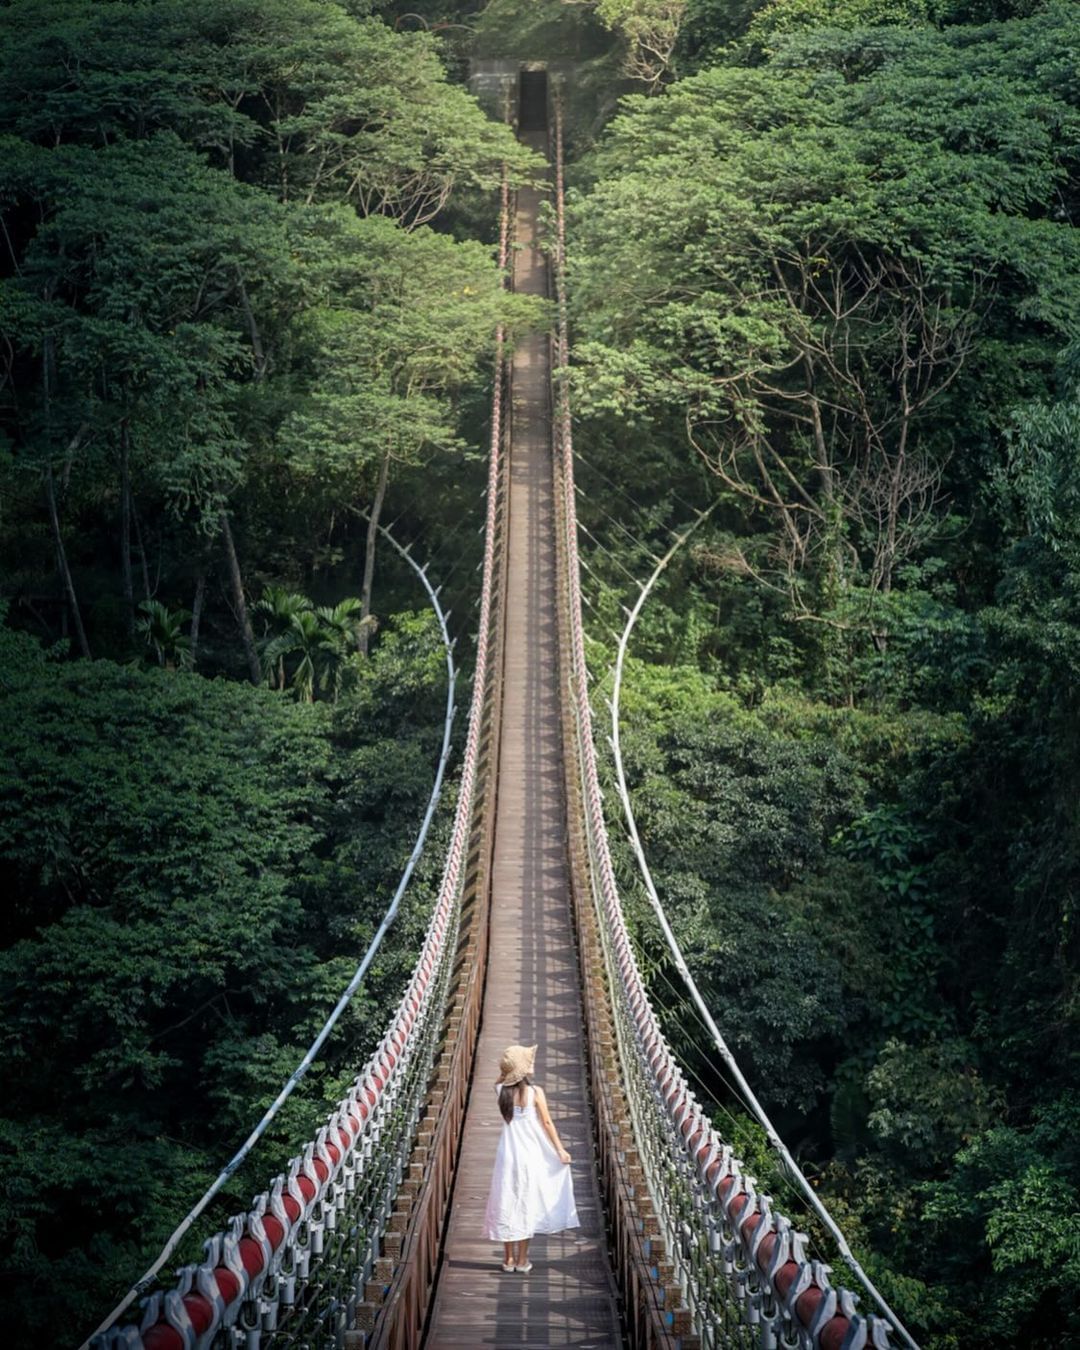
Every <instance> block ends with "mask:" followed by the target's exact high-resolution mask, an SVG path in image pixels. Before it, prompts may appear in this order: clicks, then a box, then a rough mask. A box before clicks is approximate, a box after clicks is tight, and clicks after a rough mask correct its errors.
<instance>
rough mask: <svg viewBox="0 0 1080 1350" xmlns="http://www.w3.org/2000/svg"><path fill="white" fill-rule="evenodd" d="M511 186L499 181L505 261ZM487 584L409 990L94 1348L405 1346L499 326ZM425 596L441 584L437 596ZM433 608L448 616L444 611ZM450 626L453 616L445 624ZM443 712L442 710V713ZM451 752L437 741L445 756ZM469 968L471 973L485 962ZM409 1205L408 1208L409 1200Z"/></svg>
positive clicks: (489, 740) (475, 833)
mask: <svg viewBox="0 0 1080 1350" xmlns="http://www.w3.org/2000/svg"><path fill="white" fill-rule="evenodd" d="M509 203H510V193H509V188H508V186H507V184H506V183H505V182H504V186H503V191H502V231H501V249H500V253H501V262H502V265H503V267H505V265H506V261H507V257H508V250H509V239H508V223H507V222H508V214H509ZM496 345H497V351H496V370H495V395H494V403H493V419H492V436H491V458H490V463H489V475H488V485H487V511H486V522H485V543H484V557H483V581H482V589H481V596H480V613H479V622H478V638H477V649H476V659H475V666H474V674H473V689H472V699H471V704H470V712H469V723H468V729H467V733H466V738H465V745H464V749H463V751H462V756H461V770H460V781H459V789H458V799H457V804H456V809H455V815H454V823H453V828H452V832H451V837H450V842H449V846H448V848H447V853H446V859H445V863H444V867H443V873H442V879H441V884H440V887H439V892H438V897H437V899H436V902H435V906H434V909H433V912H432V916H431V920H430V923H429V927H428V931H427V936H426V938H425V941H424V944H423V947H422V949H421V951H420V954H419V957H418V958H417V961H416V964H415V966H414V968H413V972H412V975H411V977H410V980H409V983H408V985H407V987H406V989H405V992H404V994H403V995H402V996H401V999H400V1001H399V1003H398V1005H397V1007H396V1009H395V1010H394V1013H393V1015H392V1016H391V1018H390V1019H389V1023H388V1025H387V1028H386V1032H385V1034H384V1035H383V1037H382V1039H381V1040H380V1042H379V1045H378V1047H377V1048H376V1050H375V1051H374V1053H373V1054H372V1055H371V1056H370V1058H369V1059H368V1061H367V1063H366V1064H365V1065H364V1067H363V1069H362V1070H361V1071H360V1073H359V1074H358V1075H357V1077H356V1079H355V1081H354V1083H353V1085H352V1087H351V1089H350V1091H349V1092H348V1093H347V1095H346V1096H345V1097H344V1098H343V1099H342V1101H341V1102H340V1103H339V1104H338V1106H337V1107H336V1108H335V1110H334V1111H333V1112H332V1113H331V1114H330V1116H329V1118H328V1119H327V1122H326V1124H325V1125H324V1126H323V1127H322V1128H321V1129H320V1130H319V1131H318V1132H317V1134H316V1135H315V1137H314V1138H313V1139H312V1140H311V1142H310V1143H309V1144H308V1145H307V1146H306V1148H305V1149H304V1150H303V1151H302V1152H301V1153H300V1154H298V1155H297V1156H296V1157H295V1158H293V1159H292V1160H291V1161H290V1162H289V1164H288V1165H287V1167H286V1168H285V1170H284V1171H283V1172H282V1173H281V1174H280V1175H279V1176H278V1177H276V1178H275V1179H274V1181H273V1182H272V1183H271V1184H270V1186H269V1187H268V1188H267V1189H266V1190H265V1191H263V1192H262V1193H261V1194H259V1195H257V1196H256V1197H255V1198H254V1200H253V1202H252V1205H251V1208H250V1209H249V1210H247V1211H246V1212H244V1213H241V1214H238V1215H236V1216H234V1217H233V1219H232V1220H231V1221H230V1223H229V1224H228V1226H227V1227H226V1228H225V1229H224V1230H223V1231H222V1232H219V1233H216V1234H214V1236H213V1237H211V1238H209V1239H208V1240H207V1241H206V1243H205V1244H204V1252H205V1259H204V1260H203V1261H202V1262H201V1263H198V1264H194V1265H188V1266H185V1267H183V1268H182V1269H180V1270H179V1271H177V1273H176V1278H175V1282H174V1283H173V1284H172V1285H171V1287H169V1288H167V1289H153V1290H151V1288H150V1282H149V1281H147V1282H146V1287H137V1291H138V1292H139V1293H141V1294H143V1295H144V1298H143V1302H142V1316H141V1319H140V1321H139V1323H138V1324H123V1325H120V1324H118V1325H115V1326H112V1327H109V1328H108V1329H107V1330H105V1331H103V1332H101V1333H99V1334H97V1335H96V1336H95V1337H94V1338H93V1339H92V1341H91V1342H90V1345H91V1346H92V1350H121V1347H122V1348H123V1350H239V1348H240V1347H243V1350H260V1347H263V1346H270V1345H272V1346H274V1347H304V1350H342V1348H343V1347H346V1346H354V1345H357V1346H362V1345H365V1344H367V1343H369V1342H370V1343H371V1344H379V1345H388V1346H395V1347H398V1346H402V1347H405V1346H415V1345H417V1344H418V1343H419V1336H420V1332H421V1330H422V1326H423V1320H424V1312H425V1310H426V1304H427V1299H428V1295H429V1291H430V1286H431V1283H432V1280H433V1278H434V1272H435V1268H436V1265H437V1259H438V1243H439V1237H440V1233H441V1227H442V1223H443V1221H444V1216H445V1209H446V1203H447V1198H448V1195H449V1191H450V1187H451V1183H452V1179H453V1172H454V1164H455V1158H456V1150H457V1143H458V1137H459V1135H460V1125H461V1119H462V1117H463V1114H464V1107H465V1101H466V1098H467V1090H468V1081H469V1076H470V1071H471V1063H472V1055H473V1051H474V1048H475V1041H476V1036H477V1032H478V1026H479V1016H480V1003H479V992H480V988H481V987H482V984H483V965H484V961H485V958H486V931H487V930H486V906H485V905H484V904H483V903H481V902H480V900H481V897H482V896H483V895H484V894H485V893H486V891H485V888H486V880H485V867H486V862H485V856H487V859H488V861H489V858H490V848H491V837H490V836H491V831H492V823H493V812H492V810H491V806H492V803H493V801H494V795H495V785H494V777H495V772H496V765H497V758H498V756H497V733H498V723H499V716H498V709H499V687H500V675H501V661H500V660H498V659H496V653H497V652H498V651H499V650H500V634H501V626H502V618H503V610H504V605H503V601H502V592H503V589H504V587H505V576H504V571H505V569H504V567H503V565H502V555H503V552H504V542H505V541H504V535H505V530H504V526H505V522H506V514H507V506H506V468H505V456H504V455H503V454H502V446H503V439H504V435H505V427H504V416H503V412H504V408H505V406H506V405H507V403H508V398H509V390H508V373H507V363H506V361H505V360H504V354H503V345H504V335H503V333H502V332H501V331H500V332H499V333H498V335H497V344H496ZM433 595H434V593H433ZM440 617H441V611H440ZM444 633H445V623H444ZM448 718H449V714H448ZM445 755H446V748H445V747H444V759H445ZM478 970H479V976H478V975H477V971H478ZM414 1200H415V1201H416V1204H415V1205H414V1204H413V1201H414Z"/></svg>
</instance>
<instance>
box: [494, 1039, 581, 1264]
mask: <svg viewBox="0 0 1080 1350" xmlns="http://www.w3.org/2000/svg"><path fill="white" fill-rule="evenodd" d="M535 1060H536V1046H535V1045H533V1046H524V1045H511V1046H508V1047H507V1049H506V1051H505V1052H504V1054H503V1057H502V1059H501V1060H500V1061H499V1080H498V1082H497V1083H496V1084H495V1091H496V1092H497V1093H498V1094H499V1111H500V1112H501V1113H502V1118H503V1122H504V1124H503V1130H502V1136H501V1137H500V1139H499V1149H498V1152H497V1153H496V1154H495V1170H494V1172H493V1173H492V1177H491V1190H490V1192H489V1193H488V1202H487V1212H486V1214H485V1216H484V1236H485V1237H486V1238H488V1239H490V1240H491V1241H492V1242H501V1243H502V1244H503V1270H505V1271H508V1272H510V1271H515V1270H516V1271H519V1272H520V1273H521V1274H522V1275H527V1274H528V1273H529V1271H530V1270H532V1263H531V1262H530V1260H529V1239H530V1238H531V1237H532V1235H533V1234H534V1233H558V1232H560V1231H561V1230H562V1229H564V1228H577V1227H578V1216H577V1209H576V1207H575V1205H574V1185H573V1181H572V1180H571V1177H570V1154H569V1153H567V1151H566V1149H564V1148H563V1146H562V1140H561V1139H560V1138H559V1132H558V1130H556V1128H555V1124H554V1122H553V1121H552V1119H551V1115H550V1113H549V1111H548V1107H547V1099H546V1098H545V1096H544V1093H543V1089H541V1088H538V1087H536V1086H535V1085H534V1084H533V1082H532V1071H533V1065H534V1063H535Z"/></svg>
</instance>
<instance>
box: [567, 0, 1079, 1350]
mask: <svg viewBox="0 0 1080 1350" xmlns="http://www.w3.org/2000/svg"><path fill="white" fill-rule="evenodd" d="M627 8H629V9H634V8H635V6H634V5H630V6H628V7H627ZM637 8H647V6H641V7H637ZM739 14H740V11H739V7H738V6H735V5H732V6H727V5H712V4H710V5H705V4H701V5H693V4H691V5H689V6H688V7H687V12H686V14H685V15H684V16H683V23H682V28H681V35H680V39H679V43H678V44H676V45H675V47H674V48H673V56H672V60H671V63H670V65H669V66H668V68H667V69H666V70H665V72H664V74H663V77H662V78H661V79H660V80H658V81H654V82H653V86H652V87H653V89H654V96H652V97H649V96H643V95H637V96H634V97H631V98H628V99H626V100H624V102H623V104H622V107H621V111H620V113H619V115H618V116H617V117H616V118H615V119H614V121H613V122H612V124H611V125H610V127H609V128H608V130H607V132H606V134H605V135H604V136H603V137H602V139H601V140H600V141H599V143H598V144H597V146H596V147H595V149H594V150H593V151H592V153H591V154H589V155H588V156H586V158H585V159H584V160H583V161H582V163H581V164H580V165H579V168H578V184H579V187H578V194H577V200H576V204H575V206H574V210H573V221H572V230H571V239H572V241H573V242H572V258H571V268H572V275H571V297H572V303H573V305H574V307H575V321H576V337H577V346H576V356H577V371H576V382H577V407H578V409H579V411H580V412H581V413H583V414H584V415H585V419H584V423H583V426H582V427H581V429H580V430H579V433H578V438H577V444H578V447H579V449H580V451H581V453H582V458H583V465H582V476H583V482H584V484H585V487H586V494H585V500H586V503H589V502H592V503H594V505H593V506H592V507H591V508H590V507H589V506H588V505H583V508H582V509H583V511H584V512H585V521H586V524H587V526H588V528H589V529H590V531H592V533H593V535H594V536H595V537H596V539H597V540H598V541H599V544H600V548H599V550H598V551H596V553H595V555H594V556H593V557H592V558H591V559H590V566H591V567H592V568H593V571H594V573H599V574H600V575H602V576H603V577H605V578H606V580H605V583H604V585H603V586H602V587H601V589H599V590H596V591H594V594H593V596H592V600H593V602H594V605H595V609H594V611H593V612H594V614H595V615H597V616H598V619H597V621H596V622H595V624H594V630H593V631H594V639H595V643H596V646H595V649H594V660H595V663H596V665H597V667H598V668H600V669H602V668H603V667H604V664H605V662H606V661H608V660H609V659H610V654H611V652H610V648H611V637H610V634H611V632H612V630H613V629H616V628H617V627H619V626H621V621H622V615H621V613H620V611H619V608H618V603H619V600H620V599H621V598H622V593H623V588H624V584H625V574H624V572H623V569H624V568H629V569H630V570H631V571H632V572H634V573H635V574H639V575H642V576H644V575H645V574H647V573H648V571H649V570H651V567H652V561H651V558H650V555H654V556H655V555H657V554H659V553H661V552H663V551H664V549H666V547H667V546H668V544H670V542H671V534H670V531H671V530H672V529H673V528H675V527H678V526H680V525H684V524H686V523H688V521H689V520H690V519H691V518H692V515H693V513H694V512H695V511H697V510H700V509H702V508H704V507H709V508H711V514H710V516H709V519H708V520H707V521H706V522H705V523H704V524H702V525H700V526H699V527H698V529H697V532H696V533H695V535H694V536H693V538H692V540H691V541H690V542H689V543H688V544H687V545H685V547H684V549H683V551H682V553H681V554H680V555H677V557H676V560H675V562H674V563H673V564H672V567H671V569H670V571H669V574H668V575H667V577H666V578H665V580H664V582H663V584H662V586H661V588H660V590H659V592H658V595H657V597H656V598H655V599H654V600H653V601H652V602H651V603H650V606H649V607H648V608H647V610H646V612H645V616H644V617H643V619H642V621H641V624H640V628H639V632H638V635H637V637H636V638H635V653H636V659H635V660H634V661H633V662H632V663H631V667H630V671H629V674H628V681H627V691H626V695H625V699H624V739H625V753H626V760H627V767H628V771H629V774H630V777H631V785H632V792H633V797H634V803H635V808H636V811H637V816H638V824H639V827H640V828H641V832H642V836H643V839H644V842H645V847H646V850H647V852H648V854H649V857H650V860H651V862H652V864H653V866H654V870H655V872H656V874H657V878H658V880H659V882H660V886H661V891H662V894H663V897H664V899H665V901H666V903H667V904H668V905H669V906H670V909H671V912H672V914H673V916H674V918H675V920H676V923H677V927H678V929H679V931H680V933H681V934H682V935H683V937H684V941H685V944H686V949H687V954H688V957H689V959H690V962H691V965H692V967H693V968H694V970H695V973H696V974H697V976H698V978H699V980H700V981H701V984H702V986H703V988H704V989H705V991H706V996H707V998H708V999H709V1001H710V1004H711V1005H712V1007H713V1009H714V1011H715V1012H716V1014H717V1016H718V1019H719V1021H720V1024H721V1026H722V1027H723V1028H724V1031H725V1034H726V1035H727V1036H728V1038H729V1040H730V1043H731V1045H732V1046H733V1048H734V1049H735V1050H736V1052H737V1054H738V1055H739V1057H740V1059H741V1061H742V1063H743V1065H744V1067H745V1068H746V1070H747V1072H748V1075H749V1077H750V1079H751V1081H752V1082H753V1084H754V1085H755V1087H756V1088H757V1089H758V1090H759V1091H760V1092H761V1094H762V1096H763V1097H764V1098H765V1100H766V1102H767V1104H768V1106H769V1107H770V1109H771V1110H772V1111H774V1112H775V1114H776V1118H777V1120H778V1121H779V1123H780V1124H781V1127H782V1129H783V1131H784V1133H785V1134H786V1135H787V1137H788V1138H789V1140H790V1142H791V1143H792V1145H793V1146H794V1147H796V1148H797V1151H798V1152H799V1153H800V1154H801V1156H802V1157H803V1159H804V1160H805V1162H806V1164H807V1166H808V1167H809V1168H810V1169H811V1170H812V1172H813V1173H814V1174H815V1176H816V1177H817V1180H818V1184H819V1185H820V1187H821V1189H822V1191H823V1193H825V1194H826V1195H827V1196H828V1198H829V1200H830V1202H831V1204H832V1206H833V1208H834V1210H835V1211H836V1213H837V1214H838V1215H839V1216H840V1217H841V1218H842V1220H843V1222H844V1223H845V1226H846V1227H847V1228H848V1231H849V1236H850V1237H851V1238H852V1239H853V1240H854V1241H855V1243H856V1245H857V1246H858V1248H859V1249H860V1251H861V1252H862V1254H863V1255H864V1256H866V1258H867V1259H868V1263H869V1265H870V1268H871V1269H872V1271H873V1273H874V1274H875V1277H876V1278H878V1279H879V1280H880V1282H881V1285H882V1287H883V1288H884V1289H885V1290H886V1291H887V1292H888V1293H889V1294H890V1295H891V1296H892V1298H893V1300H894V1302H895V1305H896V1306H897V1307H898V1308H899V1309H900V1310H901V1311H902V1313H903V1314H904V1315H905V1317H906V1318H907V1320H908V1322H909V1325H910V1326H911V1328H912V1330H913V1331H914V1332H915V1333H916V1335H917V1336H918V1337H919V1339H920V1340H921V1341H922V1343H923V1344H926V1345H929V1346H935V1347H945V1346H951V1345H960V1344H972V1345H987V1346H989V1345H995V1346H998V1345H1015V1346H1020V1345H1023V1346H1041V1345H1045V1346H1050V1345H1055V1344H1058V1343H1060V1340H1061V1338H1062V1337H1065V1338H1068V1337H1070V1336H1072V1337H1075V1336H1076V1335H1078V1334H1080V1324H1078V1323H1077V1322H1076V1313H1075V1306H1076V1296H1077V1292H1078V1290H1080V1267H1078V1265H1077V1258H1076V1247H1075V1240H1074V1239H1075V1233H1076V1231H1077V1226H1078V1224H1080V1203H1078V1196H1080V1153H1078V1152H1077V1149H1076V1145H1075V1137H1074V1131H1072V1130H1071V1129H1070V1126H1069V1124H1068V1122H1069V1121H1070V1120H1073V1121H1075V1112H1076V1109H1077V1105H1078V1103H1080V1073H1078V1067H1080V1066H1078V1061H1077V1054H1076V1046H1077V1043H1078V1034H1080V1026H1078V1022H1077V990H1078V987H1080V984H1078V980H1080V971H1078V956H1080V952H1078V948H1077V939H1076V905H1077V897H1078V894H1080V827H1078V821H1077V815H1076V802H1077V800H1080V793H1078V788H1080V784H1078V780H1077V764H1078V762H1080V741H1078V738H1077V726H1078V719H1077V714H1078V712H1080V709H1078V707H1077V701H1076V689H1077V687H1078V685H1077V677H1078V674H1080V669H1078V665H1077V661H1078V657H1080V611H1078V609H1077V604H1076V600H1077V594H1078V587H1080V554H1078V553H1077V551H1076V548H1075V541H1076V533H1077V530H1078V529H1080V514H1078V510H1080V498H1078V496H1077V491H1076V488H1077V484H1076V465H1077V452H1078V449H1080V418H1078V405H1077V390H1078V384H1077V379H1078V375H1080V364H1078V357H1077V353H1078V351H1080V347H1078V341H1080V322H1078V314H1080V304H1078V302H1080V231H1078V229H1077V223H1078V222H1077V205H1078V201H1080V197H1078V188H1080V172H1078V171H1080V162H1078V159H1077V144H1078V138H1077V130H1078V128H1080V106H1078V104H1080V89H1078V87H1077V84H1076V79H1075V72H1076V70H1077V69H1078V68H1080V19H1078V16H1077V10H1076V7H1075V6H1073V5H1069V4H1060V3H1049V4H1045V5H1037V4H1033V5H1029V6H1026V7H1023V8H1021V9H1019V11H1017V9H1016V8H1014V7H1012V6H1000V7H997V9H996V11H995V7H993V6H990V5H987V6H969V7H963V6H959V5H957V6H933V5H929V6H927V5H914V4H861V3H846V2H845V3H842V4H839V3H817V2H816V0H805V3H803V2H802V0H799V2H797V3H796V2H794V0H790V2H789V0H771V2H770V3H769V4H766V5H764V6H760V7H757V9H756V13H753V14H752V13H750V12H749V10H747V11H746V12H744V13H742V17H741V18H740V17H739ZM898 24H902V25H903V26H902V27H901V26H896V25H898ZM868 25H874V26H873V27H870V26H868ZM890 25H891V26H890ZM627 40H628V41H629V37H628V39H627ZM657 89H659V91H660V92H659V93H658V95H657V94H655V91H656V90H657ZM645 203H647V206H645V205H643V204H645ZM612 517H615V519H612ZM631 536H632V537H633V539H634V540H636V541H637V542H631ZM611 799H612V800H614V798H613V796H612V798H611ZM622 866H623V872H624V879H625V881H626V884H627V886H628V888H632V886H633V869H632V865H631V860H630V859H629V857H626V858H623V860H622ZM640 922H641V941H642V950H643V953H644V955H645V959H646V960H647V962H648V964H649V965H650V967H651V968H652V970H653V980H654V986H655V989H656V992H657V995H658V997H659V999H660V1000H661V1002H663V1003H665V1004H666V1005H667V1006H668V1008H669V1010H670V1023H669V1025H670V1032H671V1035H672V1037H673V1039H674V1040H675V1042H676V1044H679V1045H680V1046H681V1048H682V1049H683V1051H684V1053H685V1055H686V1058H687V1061H688V1063H689V1064H690V1065H691V1066H692V1068H693V1070H694V1072H696V1073H697V1074H699V1075H700V1076H701V1078H702V1080H703V1090H704V1091H706V1092H707V1093H710V1094H711V1095H713V1096H714V1097H715V1098H716V1100H717V1112H718V1119H719V1122H720V1124H721V1127H722V1128H726V1129H728V1130H729V1131H731V1132H733V1133H734V1134H735V1137H736V1138H737V1139H741V1140H742V1142H743V1145H744V1146H745V1147H746V1148H747V1149H749V1150H750V1151H751V1153H752V1154H754V1155H755V1156H756V1159H757V1163H758V1166H759V1167H760V1169H761V1170H762V1171H763V1172H764V1173H765V1174H766V1175H768V1176H769V1178H770V1183H769V1184H770V1186H771V1187H772V1188H773V1189H774V1191H775V1192H776V1193H778V1194H779V1195H780V1197H781V1203H783V1204H786V1205H787V1206H788V1207H789V1208H790V1209H794V1210H796V1211H798V1209H799V1202H798V1200H797V1197H796V1196H795V1195H794V1194H793V1193H792V1191H791V1190H790V1188H788V1187H786V1185H785V1181H784V1178H783V1177H782V1176H780V1175H779V1174H778V1173H777V1172H776V1170H775V1169H774V1168H773V1167H772V1166H771V1164H770V1162H769V1160H768V1157H767V1152H766V1151H762V1150H760V1146H759V1144H758V1143H757V1142H756V1141H755V1138H754V1136H753V1133H752V1131H747V1129H746V1126H745V1124H744V1123H743V1122H742V1119H741V1115H740V1108H739V1106H738V1103H737V1099H736V1098H733V1097H732V1096H731V1095H730V1093H729V1092H728V1090H727V1088H726V1086H725V1085H724V1083H723V1081H722V1077H718V1076H717V1074H716V1071H715V1068H714V1067H713V1064H714V1056H712V1055H711V1054H710V1053H709V1050H708V1047H707V1038H706V1037H705V1035H704V1034H703V1033H702V1031H701V1029H700V1028H699V1027H698V1025H697V1023H696V1022H695V1020H694V1019H693V1017H692V1016H691V1015H689V1014H688V1010H687V1009H686V1007H685V1005H684V1003H683V1001H682V998H681V996H680V995H679V993H678V991H677V989H676V983H677V977H675V975H674V972H673V971H672V970H671V969H669V968H668V966H667V965H666V963H665V962H664V961H663V960H662V958H661V957H660V955H659V953H660V951H661V945H660V940H659V935H658V934H657V933H655V932H653V930H652V925H651V921H650V920H649V919H648V918H647V917H646V915H645V912H644V911H642V915H641V920H640ZM733 1112H734V1116H733V1115H732V1113H733Z"/></svg>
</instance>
